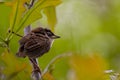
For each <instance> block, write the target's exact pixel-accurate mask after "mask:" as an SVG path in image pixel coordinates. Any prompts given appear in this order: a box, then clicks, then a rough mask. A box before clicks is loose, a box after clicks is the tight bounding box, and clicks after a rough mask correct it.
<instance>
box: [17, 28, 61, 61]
mask: <svg viewBox="0 0 120 80" xmlns="http://www.w3.org/2000/svg"><path fill="white" fill-rule="evenodd" d="M57 38H60V36H57V35H55V34H54V33H53V32H52V31H51V30H50V29H47V28H42V27H38V28H35V29H33V30H31V31H30V32H29V33H28V34H27V35H25V36H23V37H22V38H21V39H20V40H19V45H20V47H19V50H18V52H17V53H16V55H17V56H18V57H23V58H25V57H26V56H27V57H29V58H30V59H36V58H38V57H41V56H42V55H44V54H45V53H47V52H48V51H49V50H50V48H51V46H52V43H53V41H54V39H57Z"/></svg>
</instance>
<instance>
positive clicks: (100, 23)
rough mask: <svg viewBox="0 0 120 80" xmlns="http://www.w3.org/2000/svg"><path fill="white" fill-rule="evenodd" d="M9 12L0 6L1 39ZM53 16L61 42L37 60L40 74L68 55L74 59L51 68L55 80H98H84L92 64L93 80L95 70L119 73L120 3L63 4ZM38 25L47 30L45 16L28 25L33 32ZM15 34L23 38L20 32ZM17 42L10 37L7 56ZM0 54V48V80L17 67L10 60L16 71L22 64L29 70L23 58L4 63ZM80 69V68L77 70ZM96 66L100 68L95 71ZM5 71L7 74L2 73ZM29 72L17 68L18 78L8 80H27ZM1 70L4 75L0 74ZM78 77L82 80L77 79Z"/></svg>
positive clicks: (82, 0) (77, 0)
mask: <svg viewBox="0 0 120 80" xmlns="http://www.w3.org/2000/svg"><path fill="white" fill-rule="evenodd" d="M10 12H11V8H10V7H8V6H6V5H4V4H3V3H0V36H1V37H3V38H5V37H6V35H7V30H8V27H9V14H10ZM56 15H57V25H56V27H55V33H56V34H58V35H60V36H61V38H60V39H58V40H55V42H54V44H53V46H52V48H51V50H50V51H49V52H48V53H47V54H45V55H44V56H42V57H41V58H39V65H40V67H41V69H42V70H44V68H45V67H46V65H47V64H48V63H49V62H50V60H52V59H53V58H54V57H55V56H57V55H59V54H63V53H72V54H75V56H72V58H63V59H61V60H60V61H59V62H57V63H56V64H55V68H54V70H53V76H54V78H55V80H99V79H97V78H98V77H97V78H89V79H87V78H86V77H87V76H88V75H87V73H88V74H92V72H89V67H90V66H91V65H92V63H93V62H95V63H93V65H92V66H91V67H92V68H91V69H93V70H94V69H96V70H95V71H96V72H95V73H94V72H93V74H94V76H97V74H96V73H97V72H98V70H99V71H100V70H101V71H102V70H104V69H112V70H114V71H115V72H118V73H119V72H120V62H119V61H120V0H63V1H62V3H61V4H60V5H58V6H57V8H56ZM39 25H42V26H44V27H47V26H49V25H47V21H46V16H43V18H42V19H40V20H38V21H36V22H34V23H33V24H32V26H33V27H34V28H35V27H38V26H39ZM19 34H21V35H22V34H23V29H22V30H21V31H20V32H19ZM19 39H20V38H19V37H17V36H14V38H13V39H12V40H11V42H10V50H11V54H13V55H14V56H15V53H16V52H17V50H18V47H19V45H18V40H19ZM4 52H5V51H4V48H2V47H0V55H1V57H0V58H1V59H0V66H1V67H0V71H1V72H0V76H1V80H2V79H3V78H4V77H5V75H13V73H12V72H14V70H15V69H12V70H9V69H11V68H13V67H14V66H15V65H17V64H13V63H14V61H12V60H17V61H18V62H17V61H16V63H20V64H18V67H19V66H20V65H23V64H24V63H26V64H28V65H27V66H30V63H29V61H28V59H27V58H25V59H21V58H20V59H19V58H16V57H15V59H12V57H11V58H10V57H8V58H6V59H5V60H4V59H2V57H3V56H4V55H3V53H4ZM76 55H77V56H76ZM94 55H96V56H94ZM78 56H80V57H78ZM84 57H85V58H84ZM91 57H92V58H91ZM10 60H11V61H10ZM92 60H93V61H92ZM5 61H6V62H7V61H9V62H7V63H9V64H6V63H5ZM89 61H91V62H89ZM85 63H86V64H85ZM75 64H80V65H76V66H77V67H79V68H76V67H75V66H74V65H75ZM8 65H9V66H8ZM82 65H83V67H84V68H82V67H80V66H82ZM85 65H86V66H85ZM96 65H99V66H100V67H97V68H96ZM10 66H11V68H10ZM6 67H7V70H6V69H5V68H6ZM104 67H105V68H104ZM25 68H28V67H25ZM29 68H30V69H28V70H26V69H24V67H23V68H20V71H19V70H18V71H19V72H18V74H17V75H15V77H14V78H12V80H29V79H30V78H29V75H28V74H27V75H26V73H27V72H26V71H29V72H28V73H29V74H30V71H31V67H29ZM4 69H5V71H6V72H4ZM79 69H80V71H81V70H82V69H83V72H86V73H82V71H81V72H79ZM84 70H85V71H84ZM8 71H11V72H8ZM74 71H75V73H74ZM76 71H78V72H76ZM3 73H4V74H3ZM98 73H99V72H98ZM84 74H85V75H84ZM95 74H96V75H95ZM71 75H73V76H71ZM79 75H83V76H85V77H82V78H81V77H77V76H79ZM22 76H26V78H25V79H23V78H21V77H22ZM89 77H91V76H89ZM48 80H52V79H48ZM100 80H110V79H100Z"/></svg>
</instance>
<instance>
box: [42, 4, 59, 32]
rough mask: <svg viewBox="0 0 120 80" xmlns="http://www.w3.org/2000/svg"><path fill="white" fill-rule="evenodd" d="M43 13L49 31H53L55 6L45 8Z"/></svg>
mask: <svg viewBox="0 0 120 80" xmlns="http://www.w3.org/2000/svg"><path fill="white" fill-rule="evenodd" d="M44 12H45V14H46V16H47V21H48V24H49V26H50V28H51V30H53V31H54V27H55V25H56V23H57V18H56V10H55V6H50V7H47V8H45V9H44Z"/></svg>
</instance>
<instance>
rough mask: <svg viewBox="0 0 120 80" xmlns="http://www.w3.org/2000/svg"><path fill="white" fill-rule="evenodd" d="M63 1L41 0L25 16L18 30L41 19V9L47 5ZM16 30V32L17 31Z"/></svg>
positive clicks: (54, 4)
mask: <svg viewBox="0 0 120 80" xmlns="http://www.w3.org/2000/svg"><path fill="white" fill-rule="evenodd" d="M60 3H61V0H39V1H38V2H37V3H36V4H35V5H34V6H33V7H32V8H31V9H30V10H29V11H28V12H27V13H26V14H25V15H24V16H23V19H22V21H21V23H20V25H19V28H18V29H17V31H19V30H20V29H21V27H26V26H28V25H30V24H31V23H33V22H34V21H36V20H38V19H40V18H41V17H42V16H41V14H40V11H41V10H42V9H44V8H46V7H50V6H56V5H58V4H60ZM17 31H16V32H17Z"/></svg>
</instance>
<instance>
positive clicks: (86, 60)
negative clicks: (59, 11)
mask: <svg viewBox="0 0 120 80" xmlns="http://www.w3.org/2000/svg"><path fill="white" fill-rule="evenodd" d="M70 66H71V68H72V71H73V73H74V74H75V76H76V77H77V78H76V79H73V80H105V79H104V77H105V74H104V71H105V70H106V69H107V64H106V62H105V60H104V59H103V58H102V57H101V56H98V55H91V56H85V57H82V56H79V55H74V56H72V57H71V58H70Z"/></svg>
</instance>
